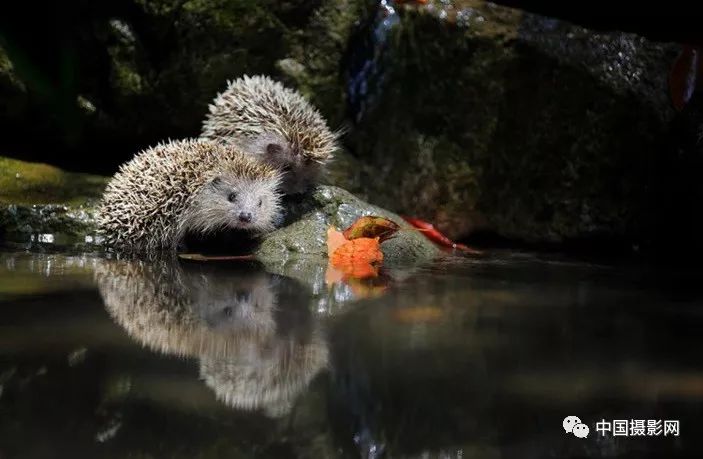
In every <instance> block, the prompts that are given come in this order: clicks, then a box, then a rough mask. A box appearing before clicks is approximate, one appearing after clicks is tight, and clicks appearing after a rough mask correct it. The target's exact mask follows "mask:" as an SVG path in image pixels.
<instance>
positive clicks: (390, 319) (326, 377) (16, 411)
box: [0, 251, 703, 458]
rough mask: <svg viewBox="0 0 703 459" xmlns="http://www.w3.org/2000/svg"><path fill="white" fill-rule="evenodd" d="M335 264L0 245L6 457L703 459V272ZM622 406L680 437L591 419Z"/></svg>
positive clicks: (1, 415) (493, 262)
mask: <svg viewBox="0 0 703 459" xmlns="http://www.w3.org/2000/svg"><path fill="white" fill-rule="evenodd" d="M326 274H327V273H326V266H325V265H324V264H323V263H319V262H314V261H296V262H288V263H282V264H280V265H276V266H261V265H259V264H257V263H253V262H238V263H232V262H228V263H224V262H217V263H212V262H192V261H191V262H184V261H177V260H176V261H174V260H156V261H148V262H147V261H129V260H114V259H105V258H102V257H100V256H99V255H96V254H72V255H68V254H38V253H27V252H12V251H6V252H0V307H1V308H2V316H1V318H0V457H2V458H6V457H7V458H14V457H19V458H44V457H74V458H76V457H91V458H93V457H107V458H113V457H114V458H117V457H139V458H147V457H154V458H156V457H169V458H181V457H182V458H194V457H208V458H209V457H271V458H289V457H311V458H324V457H364V458H372V457H413V458H414V457H418V458H419V457H423V458H424V457H437V458H440V457H441V458H468V457H477V458H512V457H515V458H532V457H534V458H542V457H555V458H561V457H703V441H702V440H701V439H700V435H699V432H700V431H701V421H699V417H700V414H701V413H702V412H703V362H701V359H700V357H699V356H700V349H701V346H700V345H701V341H702V340H701V338H700V332H699V330H700V329H701V327H702V326H703V309H702V307H703V294H701V293H700V291H699V290H698V286H699V282H698V280H699V279H700V275H699V274H700V273H697V272H690V271H681V272H675V271H672V270H664V269H654V268H642V267H633V266H624V265H607V264H594V263H584V262H580V261H573V260H568V259H563V258H559V259H557V258H546V257H541V256H536V255H532V254H516V253H501V254H494V255H491V256H489V257H487V258H485V259H481V260H471V259H465V258H458V257H457V258H450V259H447V260H444V261H441V262H438V263H435V264H433V265H429V266H425V267H419V268H418V267H415V268H408V269H393V270H387V271H382V272H381V275H380V276H379V277H378V278H376V279H372V280H365V281H351V280H348V279H347V280H343V281H339V280H338V281H337V282H336V283H331V282H332V279H331V278H330V276H329V275H328V274H327V276H326ZM568 415H576V416H578V417H579V418H580V419H581V421H582V422H583V423H584V424H586V425H588V426H589V428H590V433H589V436H588V437H587V438H585V439H581V438H576V437H575V436H574V435H573V434H567V433H565V432H564V430H563V428H562V419H563V418H564V417H565V416H568ZM615 419H617V420H620V419H622V420H633V419H634V420H644V421H645V422H646V421H647V420H652V421H656V420H662V421H663V420H677V421H679V429H680V431H679V435H672V434H668V435H666V436H664V435H663V433H662V434H660V435H658V436H655V435H644V436H627V437H625V436H617V437H616V436H613V435H611V434H610V433H608V434H605V435H603V434H602V433H599V432H596V422H597V421H601V420H606V421H612V420H615Z"/></svg>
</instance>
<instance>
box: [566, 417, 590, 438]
mask: <svg viewBox="0 0 703 459" xmlns="http://www.w3.org/2000/svg"><path fill="white" fill-rule="evenodd" d="M561 425H562V426H563V427H564V432H566V433H573V434H574V435H575V436H576V437H578V438H586V437H588V433H589V431H590V429H589V428H588V426H587V425H586V424H583V423H582V422H581V419H579V417H578V416H567V417H565V418H564V421H563V422H562V423H561Z"/></svg>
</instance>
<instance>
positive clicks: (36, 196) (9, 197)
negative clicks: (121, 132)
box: [0, 157, 107, 205]
mask: <svg viewBox="0 0 703 459" xmlns="http://www.w3.org/2000/svg"><path fill="white" fill-rule="evenodd" d="M106 183H107V178H105V177H100V176H97V175H89V174H77V173H70V172H65V171H62V170H61V169H58V168H56V167H53V166H49V165H48V164H40V163H28V162H25V161H19V160H16V159H10V158H3V157H0V204H16V205H27V204H58V203H60V204H67V205H79V204H85V203H86V202H88V201H91V200H95V199H97V198H99V197H100V195H101V194H102V190H103V188H104V187H105V184H106Z"/></svg>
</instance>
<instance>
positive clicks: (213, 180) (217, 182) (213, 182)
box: [210, 177, 222, 187]
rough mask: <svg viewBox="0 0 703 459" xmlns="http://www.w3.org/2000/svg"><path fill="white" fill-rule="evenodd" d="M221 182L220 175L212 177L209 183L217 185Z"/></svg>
mask: <svg viewBox="0 0 703 459" xmlns="http://www.w3.org/2000/svg"><path fill="white" fill-rule="evenodd" d="M221 184H222V177H215V178H214V179H212V180H210V185H212V186H214V187H219V186H220V185H221Z"/></svg>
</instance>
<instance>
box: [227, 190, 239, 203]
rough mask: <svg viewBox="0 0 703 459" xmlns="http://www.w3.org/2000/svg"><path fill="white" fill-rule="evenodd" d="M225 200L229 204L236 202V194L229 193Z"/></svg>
mask: <svg viewBox="0 0 703 459" xmlns="http://www.w3.org/2000/svg"><path fill="white" fill-rule="evenodd" d="M227 200H228V201H229V202H234V201H236V200H237V193H234V192H232V193H230V194H229V195H227Z"/></svg>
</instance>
